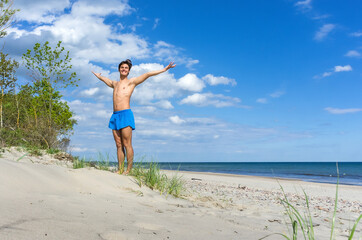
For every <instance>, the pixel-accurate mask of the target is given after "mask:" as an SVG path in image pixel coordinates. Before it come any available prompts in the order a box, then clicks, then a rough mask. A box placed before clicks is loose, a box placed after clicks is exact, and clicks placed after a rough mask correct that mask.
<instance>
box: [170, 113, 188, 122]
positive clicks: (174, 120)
mask: <svg viewBox="0 0 362 240" xmlns="http://www.w3.org/2000/svg"><path fill="white" fill-rule="evenodd" d="M169 119H170V121H171V122H173V123H175V124H182V123H184V122H186V121H185V120H183V119H181V118H180V117H179V116H177V115H176V116H172V117H169Z"/></svg>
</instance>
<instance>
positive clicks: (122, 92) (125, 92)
mask: <svg viewBox="0 0 362 240" xmlns="http://www.w3.org/2000/svg"><path fill="white" fill-rule="evenodd" d="M133 90H134V87H133V86H132V85H131V84H128V83H117V85H116V86H115V88H114V94H115V95H116V96H118V97H127V96H131V94H132V92H133Z"/></svg>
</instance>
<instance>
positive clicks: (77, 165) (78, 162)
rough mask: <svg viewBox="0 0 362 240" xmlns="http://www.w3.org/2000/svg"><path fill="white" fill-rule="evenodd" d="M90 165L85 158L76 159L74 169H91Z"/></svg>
mask: <svg viewBox="0 0 362 240" xmlns="http://www.w3.org/2000/svg"><path fill="white" fill-rule="evenodd" d="M89 166H90V164H89V162H87V161H86V160H85V157H83V158H81V159H80V158H79V157H74V160H73V168H74V169H78V168H85V167H89Z"/></svg>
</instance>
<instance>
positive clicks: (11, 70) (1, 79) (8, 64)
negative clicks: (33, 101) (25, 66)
mask: <svg viewBox="0 0 362 240" xmlns="http://www.w3.org/2000/svg"><path fill="white" fill-rule="evenodd" d="M18 67H19V63H18V62H17V61H15V60H12V59H11V58H8V54H4V53H2V52H0V74H1V76H0V88H1V95H0V128H3V127H4V123H3V122H4V121H3V118H4V114H3V102H4V95H5V94H6V92H7V91H8V90H9V89H13V90H14V91H15V82H16V77H15V76H14V74H15V71H16V69H17V68H18Z"/></svg>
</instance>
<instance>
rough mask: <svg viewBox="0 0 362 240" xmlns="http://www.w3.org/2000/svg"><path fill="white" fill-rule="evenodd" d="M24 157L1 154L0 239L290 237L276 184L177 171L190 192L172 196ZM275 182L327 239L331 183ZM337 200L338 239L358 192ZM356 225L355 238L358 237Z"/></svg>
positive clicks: (357, 204) (360, 204)
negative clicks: (308, 204) (306, 208)
mask: <svg viewBox="0 0 362 240" xmlns="http://www.w3.org/2000/svg"><path fill="white" fill-rule="evenodd" d="M23 155H24V153H19V152H16V151H15V152H13V153H9V152H6V153H3V154H2V158H0V182H1V184H0V239H1V240H3V239H11V240H13V239H207V240H212V239H259V238H261V237H263V236H266V235H268V234H270V233H275V232H280V233H287V228H286V224H285V222H284V220H287V218H286V217H285V216H284V215H283V212H284V211H283V207H282V206H281V204H280V201H279V200H278V197H281V196H282V195H281V192H280V187H279V185H278V183H277V181H276V180H275V179H271V178H261V177H250V176H235V175H221V174H205V173H182V175H183V178H184V179H185V181H186V186H187V188H188V193H187V196H186V197H185V198H186V199H176V198H173V197H171V196H168V197H167V198H166V197H165V196H161V195H160V194H159V193H157V192H154V191H152V190H150V189H148V188H147V187H142V188H140V187H138V185H137V184H136V183H135V181H134V180H133V178H132V177H127V176H120V175H117V174H114V173H111V172H107V171H100V170H96V169H92V168H87V169H71V168H67V167H66V165H67V164H65V163H64V162H61V161H56V160H52V159H51V158H50V157H49V156H44V157H42V159H40V158H39V157H29V156H25V157H23V158H22V159H20V160H19V161H17V160H18V159H19V157H20V156H23ZM49 163H51V164H49ZM167 174H172V173H170V172H168V173H167ZM192 178H194V180H191V179H192ZM200 179H201V180H200ZM280 184H281V185H282V186H283V187H284V189H285V191H286V193H287V195H288V197H289V198H290V200H291V202H292V203H293V204H296V205H297V204H299V206H297V207H300V209H302V210H303V209H304V207H303V203H304V200H303V199H302V196H303V194H302V192H301V188H303V189H305V191H306V192H307V194H308V195H309V196H310V197H311V205H312V206H311V210H312V215H313V219H314V221H313V222H314V224H315V225H316V227H315V234H316V235H317V239H329V235H330V225H331V222H330V220H331V218H332V213H333V206H334V197H335V190H336V188H335V186H334V185H331V184H318V183H307V182H301V181H290V180H280ZM339 197H340V201H339V203H338V209H339V212H338V213H337V221H336V222H337V223H336V224H337V228H336V230H335V231H336V235H337V237H336V239H347V237H346V236H347V235H348V229H350V228H351V227H352V225H353V222H354V221H355V220H356V218H357V217H358V216H359V214H361V210H362V187H359V186H344V185H341V186H340V188H339ZM302 212H303V211H302ZM361 226H362V223H361V224H360V225H359V226H358V228H357V230H358V232H356V233H355V237H354V239H359V238H360V237H361V236H362V234H361V230H362V227H361ZM267 239H283V238H282V237H280V236H277V235H274V236H271V237H269V238H267ZM301 239H302V238H301Z"/></svg>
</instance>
